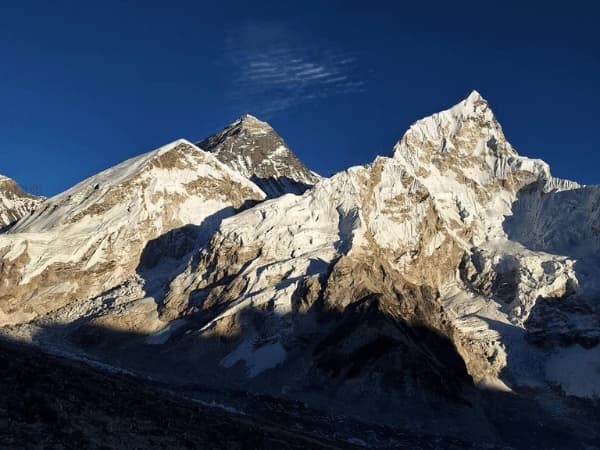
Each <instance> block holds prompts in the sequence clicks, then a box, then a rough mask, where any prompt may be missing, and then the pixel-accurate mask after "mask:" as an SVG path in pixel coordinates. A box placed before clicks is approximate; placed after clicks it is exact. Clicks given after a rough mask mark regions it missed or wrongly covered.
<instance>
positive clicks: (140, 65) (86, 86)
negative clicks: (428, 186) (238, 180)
mask: <svg viewBox="0 0 600 450" xmlns="http://www.w3.org/2000/svg"><path fill="white" fill-rule="evenodd" d="M209 3H210V4H209ZM519 3H520V2H510V1H481V0H479V1H477V2H448V1H443V2H436V1H428V2H391V1H389V2H383V1H376V0H371V1H369V2H354V1H348V0H346V1H320V2H316V1H315V2H310V1H308V2H283V1H277V2H260V1H240V2H238V1H235V0H231V1H226V2H198V1H169V2H166V1H165V2H153V1H144V2H141V1H138V2H132V1H114V0H107V1H102V2H66V1H54V2H49V1H48V2H43V1H35V2H33V1H27V0H24V1H19V2H3V3H2V5H1V6H0V173H2V174H5V175H8V176H11V177H13V178H15V179H16V180H17V181H19V182H20V184H21V185H22V186H24V187H25V188H27V189H29V190H32V191H34V192H35V193H38V194H45V195H52V194H55V193H58V192H60V191H62V190H64V189H66V188H67V187H69V186H71V185H73V184H74V183H76V182H78V181H80V180H81V179H83V178H85V177H87V176H89V175H92V174H94V173H96V172H98V171H100V170H102V169H104V168H107V167H109V166H111V165H114V164H116V163H118V162H121V161H122V160H124V159H126V158H129V157H131V156H134V155H137V154H139V153H142V152H145V151H149V150H152V149H153V148H156V147H159V146H161V145H163V144H165V143H167V142H169V141H171V140H174V139H176V138H179V137H185V138H188V139H191V140H196V139H200V138H203V137H205V136H207V135H209V134H211V133H213V132H214V131H217V130H219V129H220V128H222V127H223V126H225V125H227V124H228V123H230V122H232V121H233V120H234V119H235V118H236V117H237V116H240V115H241V114H243V113H245V112H250V113H252V114H255V115H257V116H258V117H262V118H267V119H268V120H269V122H270V123H271V124H272V125H273V126H274V127H275V128H276V129H277V130H278V131H279V132H280V134H281V135H282V136H283V137H284V138H285V139H286V141H287V142H288V143H289V144H290V146H291V147H292V148H293V149H294V150H295V151H296V153H297V154H298V156H299V157H300V158H301V159H302V160H303V161H304V162H305V163H306V164H307V165H308V166H309V167H310V168H312V169H313V170H316V171H318V172H320V173H322V174H323V175H329V174H331V173H332V172H335V171H338V170H342V169H344V168H346V167H348V166H351V165H355V164H362V163H367V162H370V161H371V160H372V159H373V158H374V157H375V155H377V154H384V155H386V154H389V152H390V149H391V147H392V145H393V144H394V142H395V141H396V140H397V139H399V138H400V137H401V135H402V134H403V132H404V131H405V130H406V129H407V128H408V126H409V125H410V124H411V123H412V122H414V121H415V120H417V119H419V118H421V117H423V116H425V115H429V114H431V113H433V112H436V111H439V110H442V109H445V108H447V107H449V106H451V105H452V104H454V103H457V102H458V101H460V100H461V99H462V98H464V97H466V96H467V95H468V94H469V92H470V91H471V90H472V89H477V90H478V91H479V92H480V93H481V94H482V95H483V96H484V97H485V98H486V99H487V100H488V101H489V102H490V104H491V106H492V108H493V109H494V111H495V113H496V115H497V117H498V118H499V120H500V122H501V123H502V125H503V127H504V131H505V134H506V135H507V137H508V138H509V140H510V141H511V142H512V143H513V145H514V146H515V147H516V148H517V150H518V151H519V152H520V153H521V154H524V155H527V156H531V157H539V158H542V159H545V160H546V161H548V162H549V163H550V164H551V167H552V169H553V173H554V174H555V175H556V176H560V177H565V178H571V179H574V180H577V181H580V182H583V183H588V184H592V183H594V184H597V183H600V174H599V171H598V169H599V168H600V155H599V153H598V150H599V144H598V142H599V139H598V132H599V125H600V112H599V105H600V31H599V30H600V27H598V25H597V21H598V17H599V16H600V10H599V7H598V6H595V2H579V1H570V2H562V3H563V4H562V5H558V4H555V3H558V2H522V3H526V5H519ZM265 61H266V62H265ZM290 61H296V62H297V64H298V65H299V66H298V67H309V70H308V71H304V69H296V68H294V67H295V66H294V67H292V68H291V69H290V70H288V68H289V67H291V66H293V64H296V62H294V63H292V62H290ZM305 63H306V64H312V66H310V65H308V66H302V64H305ZM264 64H270V65H271V67H275V69H277V70H281V71H282V73H283V74H282V75H281V76H276V78H269V77H268V76H273V74H272V72H268V73H267V75H268V76H267V77H266V78H262V77H263V75H264V72H261V70H262V69H261V67H264ZM288 66H289V67H288ZM310 67H316V68H317V69H316V70H315V71H311V70H310ZM268 70H272V69H268ZM319 71H321V72H319ZM321 73H322V75H323V78H319V76H320V75H319V74H321ZM315 74H316V75H315ZM338 80H343V81H338ZM313 91H314V92H313Z"/></svg>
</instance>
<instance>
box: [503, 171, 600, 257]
mask: <svg viewBox="0 0 600 450" xmlns="http://www.w3.org/2000/svg"><path fill="white" fill-rule="evenodd" d="M512 211H513V215H512V216H508V217H506V219H505V221H504V224H503V227H504V231H505V232H506V234H507V235H508V237H509V238H510V239H511V240H513V241H516V242H519V243H521V244H523V245H524V246H525V247H527V248H529V249H531V250H534V251H543V252H547V253H553V254H556V255H564V256H568V257H570V258H574V259H580V258H586V257H590V256H594V255H597V254H598V251H599V250H600V186H588V187H581V188H578V189H573V190H567V191H558V192H557V191H551V192H546V193H544V192H543V185H542V184H541V183H540V182H536V183H532V184H530V185H528V186H526V187H524V188H523V189H521V191H519V193H518V194H517V199H516V201H515V202H514V203H513V205H512ZM566 218H568V222H566V221H565V219H566Z"/></svg>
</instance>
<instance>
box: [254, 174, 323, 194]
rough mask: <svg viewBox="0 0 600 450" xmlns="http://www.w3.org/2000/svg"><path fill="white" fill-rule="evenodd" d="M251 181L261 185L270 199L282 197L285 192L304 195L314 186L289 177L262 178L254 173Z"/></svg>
mask: <svg viewBox="0 0 600 450" xmlns="http://www.w3.org/2000/svg"><path fill="white" fill-rule="evenodd" d="M250 181H252V182H253V183H254V184H256V185H257V186H258V187H260V188H261V189H262V190H263V191H264V192H265V193H266V194H267V197H268V198H269V199H271V198H277V197H281V196H282V195H285V194H296V195H302V194H304V192H306V191H307V190H308V189H310V188H311V187H312V186H313V185H312V184H307V183H303V182H301V181H297V180H294V179H292V178H289V177H267V178H261V177H258V176H256V175H253V176H252V177H250Z"/></svg>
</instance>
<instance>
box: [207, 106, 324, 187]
mask: <svg viewBox="0 0 600 450" xmlns="http://www.w3.org/2000/svg"><path fill="white" fill-rule="evenodd" d="M197 145H198V147H200V148H202V149H203V150H206V151H209V152H211V153H213V154H214V155H215V156H216V157H217V158H218V159H219V160H220V161H221V162H223V163H224V164H226V165H228V166H229V167H231V168H232V169H234V170H235V171H237V172H239V173H241V174H242V175H244V176H245V177H247V178H249V179H250V180H252V181H253V182H254V183H256V184H257V185H258V186H259V187H260V188H261V189H262V190H263V191H265V193H266V194H267V196H268V197H270V198H275V197H279V196H280V195H283V194H288V193H289V194H302V193H303V192H304V191H306V190H307V189H308V188H310V187H311V186H312V185H314V184H315V183H316V182H317V181H319V179H320V177H319V176H318V175H317V174H315V173H314V172H312V171H310V170H309V169H308V168H307V167H306V166H305V165H304V164H303V163H302V162H301V161H300V160H299V159H298V158H297V157H296V155H295V154H294V153H293V152H292V151H291V150H290V148H289V147H288V146H287V144H286V143H285V142H284V140H283V139H282V138H281V136H279V134H277V132H276V131H275V130H274V129H273V128H272V127H271V126H270V125H269V124H268V123H266V122H262V121H260V120H258V119H257V118H256V117H254V116H251V115H249V114H246V115H244V116H242V117H241V118H240V119H238V120H237V121H235V122H234V123H232V124H231V125H229V126H228V127H226V128H224V129H223V130H222V131H220V132H218V133H216V134H214V135H212V136H210V137H208V138H206V139H204V140H203V141H201V142H199V143H198V144H197Z"/></svg>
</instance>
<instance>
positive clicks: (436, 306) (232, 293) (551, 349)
mask: <svg viewBox="0 0 600 450" xmlns="http://www.w3.org/2000/svg"><path fill="white" fill-rule="evenodd" d="M1 183H2V181H1V180H0V187H1V186H2V184H1ZM7 192H8V194H7ZM10 192H11V191H10V190H8V191H7V190H0V217H1V218H3V221H4V222H0V225H2V224H3V223H4V225H8V224H9V223H12V222H13V221H15V220H17V219H19V220H18V221H17V222H16V223H15V224H12V226H11V227H10V228H8V229H6V230H5V231H4V232H3V233H2V234H0V274H1V276H0V326H1V328H0V330H1V332H2V334H3V335H4V336H7V337H10V338H12V339H18V340H20V341H25V342H33V343H35V344H36V345H39V346H40V347H42V348H44V349H46V350H47V351H51V352H59V353H60V354H62V355H67V356H68V357H72V358H77V359H82V358H83V359H85V360H94V361H98V362H101V363H102V364H103V365H105V366H108V367H113V368H118V369H119V370H126V371H128V372H131V373H135V374H138V375H139V376H143V377H152V379H153V380H161V381H162V382H164V383H166V384H168V385H170V386H183V385H185V386H189V385H191V384H195V385H198V386H203V389H210V390H211V392H214V391H217V392H221V393H222V395H223V397H224V398H227V401H229V402H234V403H235V401H236V400H235V399H234V398H233V397H231V396H228V394H227V393H231V392H239V391H247V392H250V393H253V394H256V395H263V396H268V397H269V398H276V399H284V400H285V401H295V402H302V404H305V405H308V406H310V407H311V408H314V410H315V411H322V412H325V413H327V414H333V415H340V416H346V417H353V418H354V419H355V420H359V421H362V422H365V423H369V422H370V423H374V422H376V423H377V424H385V425H388V426H391V427H397V428H398V429H403V430H411V431H415V432H424V431H428V432H432V430H431V424H432V423H435V431H434V432H433V433H434V434H437V435H442V436H445V437H448V438H450V437H460V438H462V439H467V440H469V441H471V442H478V443H483V442H485V443H487V444H489V445H491V446H492V447H490V448H493V446H494V445H499V446H505V445H507V446H513V447H524V448H525V447H526V448H543V447H548V446H555V447H559V448H560V447H563V446H565V447H567V446H571V447H575V448H577V447H579V448H588V447H590V446H591V447H593V446H599V445H600V433H599V432H598V430H597V428H596V427H594V425H593V424H594V423H597V421H598V420H599V419H600V414H599V412H598V410H599V409H598V407H597V404H598V403H597V402H598V399H599V398H600V378H599V377H598V376H597V375H598V374H597V367H598V366H599V365H600V345H599V344H600V281H598V280H600V256H598V255H600V187H597V186H581V185H579V184H577V183H576V182H572V181H567V180H562V179H557V178H555V177H553V176H552V175H551V172H550V168H549V166H548V165H547V164H546V163H545V162H543V161H541V160H538V159H531V158H527V157H524V156H520V155H519V154H518V153H517V151H516V150H515V149H514V148H513V147H512V146H511V144H510V143H509V142H508V141H507V139H506V137H505V135H504V132H503V130H502V127H501V126H500V124H499V123H498V121H497V119H496V117H495V116H494V114H493V112H492V110H491V108H490V106H489V104H488V103H487V101H486V100H485V99H484V98H482V97H481V95H479V93H477V92H475V91H474V92H472V93H471V94H470V95H469V96H468V97H467V98H466V99H464V100H463V101H461V102H459V103H458V104H456V105H455V106H453V107H451V108H449V109H447V110H445V111H442V112H440V113H436V114H433V115H432V116H430V117H426V118H424V119H421V120H419V121H417V122H415V123H414V124H413V125H412V126H411V127H410V128H409V130H408V131H407V132H406V133H405V134H404V136H402V137H401V138H400V140H399V141H398V142H397V144H396V145H395V146H394V148H393V149H392V152H391V154H390V156H388V157H377V158H376V159H375V161H373V162H372V163H370V164H367V165H363V166H356V167H351V168H349V169H347V170H345V171H343V172H340V173H337V174H335V175H333V176H331V177H330V178H321V177H320V176H318V175H317V174H316V173H314V172H312V171H311V170H309V169H308V168H307V167H306V166H305V165H304V164H303V163H302V162H301V161H300V160H299V159H298V158H297V156H296V155H295V154H294V153H293V152H292V151H291V150H290V149H289V148H288V146H287V145H286V144H285V142H284V141H283V139H282V138H281V137H280V136H279V135H278V134H277V133H276V132H275V131H274V130H273V128H271V127H270V126H269V125H268V124H267V123H265V122H262V121H260V120H258V119H256V118H254V117H252V116H249V115H246V116H243V117H242V118H240V119H239V120H237V121H236V122H234V123H233V124H231V125H230V126H228V127H226V128H224V129H223V130H222V131H220V132H218V133H216V134H215V135H213V136H211V137H208V138H206V139H204V140H202V141H200V142H198V143H197V144H192V143H191V142H189V141H186V140H183V139H180V140H177V141H175V142H173V143H171V144H167V145H166V146H163V147H161V148H159V149H157V150H154V151H152V152H150V153H147V154H145V155H141V156H139V157H137V158H134V159H131V160H129V161H126V162H124V163H122V164H120V165H118V166H116V167H114V168H111V169H108V170H106V171H104V172H102V173H100V174H98V175H96V176H94V177H91V178H90V179H88V180H85V181H83V182H81V183H80V184H78V185H76V186H74V187H73V188H71V189H69V190H68V191H66V192H64V193H62V194H59V195H57V196H54V197H52V198H49V199H45V200H43V201H41V200H40V199H36V198H32V197H30V196H27V195H26V194H23V193H22V192H21V191H20V190H18V191H14V192H12V194H11V193H10ZM286 194H287V195H286ZM265 200H269V201H265ZM19 201H20V202H22V203H18V202H19ZM11 202H12V203H11ZM15 205H22V206H16V207H15ZM23 205H24V206H23ZM167 368H168V369H167ZM573 368H576V370H573ZM236 407H240V408H242V407H243V405H242V406H240V405H239V404H237V405H236ZM574 417H578V419H577V420H575V419H574ZM361 439H362V440H363V441H364V442H366V443H368V445H371V446H376V445H377V442H376V440H373V441H369V439H368V438H366V437H363V436H361ZM361 442H362V441H361ZM487 444H486V445H487Z"/></svg>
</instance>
